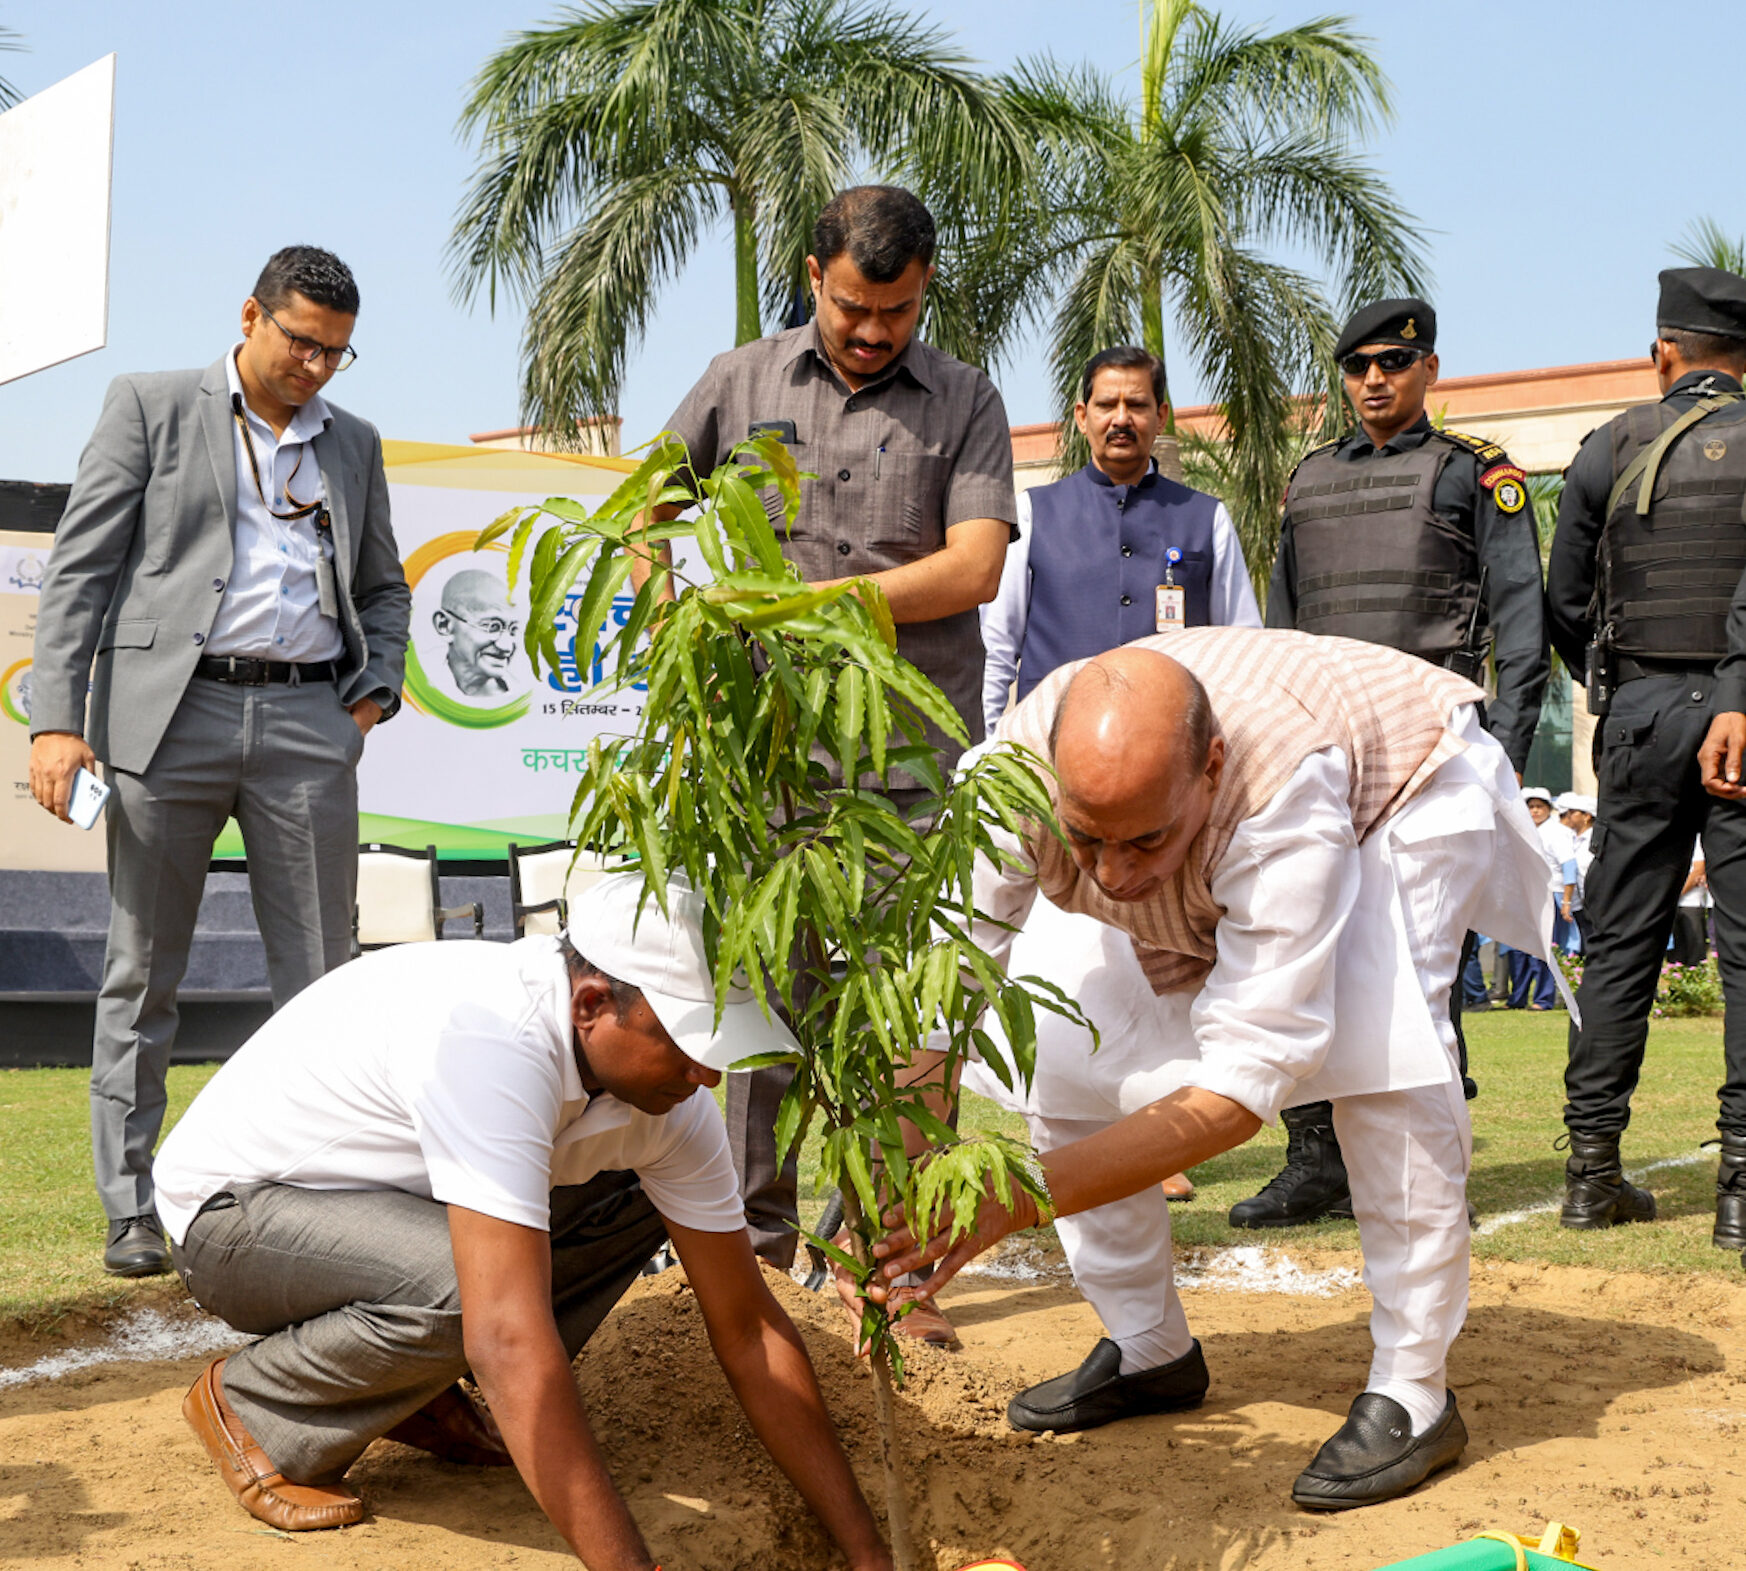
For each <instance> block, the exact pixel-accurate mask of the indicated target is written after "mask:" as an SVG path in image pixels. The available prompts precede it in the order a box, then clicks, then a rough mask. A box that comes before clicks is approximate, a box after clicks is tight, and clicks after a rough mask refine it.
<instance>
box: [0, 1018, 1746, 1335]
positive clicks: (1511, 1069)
mask: <svg viewBox="0 0 1746 1571" xmlns="http://www.w3.org/2000/svg"><path fill="white" fill-rule="evenodd" d="M1565 1029H1566V1026H1565V1017H1564V1016H1563V1014H1561V1013H1560V1014H1549V1015H1524V1014H1514V1013H1509V1012H1501V1011H1494V1012H1492V1013H1490V1014H1482V1015H1477V1016H1474V1017H1472V1018H1471V1019H1470V1021H1469V1026H1468V1040H1469V1043H1470V1046H1471V1049H1472V1056H1473V1073H1474V1077H1475V1078H1476V1079H1477V1080H1478V1081H1479V1084H1480V1098H1479V1100H1478V1101H1477V1102H1475V1103H1474V1104H1473V1107H1472V1112H1473V1127H1474V1169H1473V1182H1472V1188H1471V1194H1472V1197H1473V1200H1474V1203H1475V1205H1477V1206H1478V1208H1479V1212H1480V1220H1481V1224H1482V1226H1483V1224H1484V1223H1485V1221H1486V1220H1487V1219H1488V1218H1494V1217H1497V1216H1500V1215H1503V1214H1505V1213H1509V1212H1513V1211H1518V1210H1522V1209H1524V1208H1526V1207H1529V1206H1532V1205H1535V1204H1538V1203H1541V1202H1544V1201H1547V1200H1551V1199H1554V1198H1556V1197H1557V1196H1558V1194H1559V1193H1560V1191H1561V1186H1562V1176H1561V1175H1562V1172H1563V1164H1564V1158H1563V1156H1562V1154H1561V1153H1559V1152H1557V1151H1554V1150H1553V1148H1552V1142H1553V1140H1554V1139H1555V1138H1556V1137H1557V1136H1558V1134H1559V1133H1560V1131H1561V1127H1562V1126H1561V1124H1560V1121H1559V1112H1560V1109H1561V1107H1562V1106H1563V1100H1564V1091H1563V1080H1562V1072H1563V1065H1564V1042H1565ZM213 1067H214V1066H211V1065H197V1066H189V1067H178V1068H174V1069H172V1070H171V1071H170V1119H171V1120H172V1121H173V1120H174V1119H175V1118H177V1117H179V1116H180V1114H181V1112H182V1110H183V1109H184V1108H186V1107H187V1105H188V1103H189V1102H190V1101H191V1100H192V1099H193V1097H194V1095H195V1093H196V1092H198V1091H199V1089H200V1088H201V1086H203V1085H204V1084H205V1083H206V1081H207V1080H208V1079H209V1078H210V1077H211V1075H212V1073H213ZM1721 1073H1722V1049H1721V1022H1720V1021H1719V1020H1668V1021H1657V1022H1656V1023H1655V1026H1654V1028H1653V1030H1652V1032H1651V1034H1650V1040H1649V1056H1648V1060H1647V1064H1646V1068H1645V1073H1644V1078H1643V1084H1642V1085H1641V1086H1640V1087H1639V1089H1638V1092H1637V1097H1636V1103H1635V1109H1636V1112H1635V1119H1634V1122H1633V1123H1632V1126H1631V1129H1630V1132H1629V1133H1628V1135H1627V1137H1626V1142H1625V1162H1626V1166H1627V1168H1641V1167H1645V1166H1647V1165H1648V1164H1650V1163H1652V1162H1660V1161H1668V1160H1672V1159H1677V1158H1681V1157H1688V1156H1690V1155H1691V1154H1693V1153H1694V1152H1695V1151H1696V1150H1697V1147H1698V1144H1699V1142H1700V1141H1703V1140H1706V1139H1709V1138H1710V1137H1711V1136H1713V1135H1714V1133H1715V1114H1716V1097H1715V1090H1716V1085H1717V1082H1718V1081H1719V1080H1720V1078H1721ZM86 1082H87V1075H86V1074H85V1072H84V1071H83V1070H74V1069H27V1070H10V1071H5V1072H0V1217H4V1219H5V1220H4V1225H3V1226H0V1320H18V1321H23V1322H24V1323H26V1324H30V1325H35V1326H44V1325H49V1324H52V1323H53V1322H54V1321H55V1320H57V1319H59V1318H60V1317H61V1316H63V1315H64V1314H66V1313H68V1312H69V1311H77V1310H90V1309H101V1308H104V1307H106V1306H110V1305H114V1304H117V1303H122V1302H125V1301H127V1300H128V1299H129V1298H131V1297H134V1296H136V1295H139V1294H141V1293H142V1292H143V1293H147V1294H162V1293H163V1292H165V1291H166V1285H165V1283H164V1279H161V1278H160V1279H158V1280H157V1282H156V1283H143V1284H142V1283H127V1282H118V1281H115V1280H113V1279H111V1278H109V1277H106V1276H104V1275H103V1272H102V1270H101V1268H100V1267H99V1265H98V1255H99V1253H100V1251H101V1249H102V1244H103V1218H102V1213H101V1211H100V1209H99V1207H98V1205H97V1199H96V1196H95V1194H94V1193H93V1191H92V1188H91V1181H90V1154H89V1146H88V1132H87V1131H88V1125H87V1102H86ZM964 1125H965V1127H966V1129H975V1128H979V1127H990V1126H993V1127H1000V1128H1005V1129H1009V1130H1017V1129H1018V1127H1019V1120H1018V1119H1016V1118H1013V1117H1010V1116H1009V1115H1007V1114H1004V1113H1002V1112H1001V1111H1000V1110H999V1109H998V1108H996V1107H994V1106H992V1105H991V1104H989V1103H986V1102H982V1101H980V1099H977V1098H971V1099H970V1103H969V1105H968V1106H967V1107H966V1109H965V1115H964ZM1284 1145H1285V1139H1284V1135H1283V1134H1282V1133H1281V1132H1280V1131H1278V1130H1263V1131H1262V1132H1261V1134H1260V1135H1259V1136H1258V1137H1257V1138H1256V1139H1255V1140H1253V1141H1251V1142H1250V1143H1249V1144H1248V1145H1247V1146H1244V1147H1242V1148H1241V1149H1240V1150H1237V1151H1232V1152H1230V1153H1228V1154H1227V1155H1225V1156H1222V1157H1219V1158H1218V1159H1216V1160H1215V1161H1212V1162H1208V1163H1206V1164H1204V1165H1203V1166H1202V1167H1200V1168H1198V1169H1197V1170H1196V1171H1195V1173H1194V1179H1195V1183H1196V1184H1197V1186H1198V1188H1199V1194H1198V1196H1197V1197H1196V1199H1195V1200H1194V1201H1193V1202H1192V1203H1191V1204H1189V1205H1185V1206H1177V1207H1175V1208H1173V1215H1174V1218H1175V1224H1176V1237H1177V1239H1178V1241H1179V1242H1181V1243H1183V1244H1187V1245H1200V1246H1215V1245H1224V1244H1232V1243H1268V1244H1283V1245H1292V1244H1297V1245H1306V1244H1314V1245H1316V1246H1321V1247H1330V1248H1356V1247H1357V1243H1358V1230H1357V1227H1356V1226H1355V1225H1354V1224H1353V1223H1350V1222H1323V1223H1320V1224H1317V1225H1316V1226H1313V1227H1304V1228H1290V1229H1284V1230H1276V1231H1271V1232H1268V1233H1239V1232H1236V1231H1234V1230H1232V1229H1231V1228H1230V1227H1228V1226H1226V1224H1225V1213H1226V1211H1227V1210H1228V1209H1229V1208H1230V1207H1231V1205H1232V1204H1233V1203H1234V1202H1236V1201H1238V1200H1240V1199H1242V1198H1243V1197H1244V1196H1246V1195H1249V1194H1253V1193H1254V1192H1255V1190H1256V1189H1258V1188H1259V1187H1260V1186H1261V1185H1262V1184H1263V1183H1265V1182H1266V1181H1267V1179H1268V1178H1269V1177H1271V1176H1272V1174H1273V1173H1274V1171H1275V1170H1276V1169H1277V1166H1278V1163H1279V1160H1280V1155H1281V1152H1282V1151H1283V1149H1284ZM816 1170H817V1150H816V1145H814V1144H813V1143H810V1142H809V1144H808V1147H807V1149H806V1150H805V1151H804V1152H803V1154H802V1186H803V1194H804V1193H805V1191H808V1190H810V1187H811V1183H812V1178H813V1175H814V1174H815V1173H816ZM1714 1176H1715V1167H1714V1162H1713V1160H1711V1159H1709V1158H1707V1157H1706V1159H1705V1160H1703V1161H1701V1162H1699V1163H1696V1164H1695V1165H1690V1166H1675V1167H1666V1168H1662V1169H1659V1170H1657V1171H1655V1172H1652V1173H1650V1174H1649V1175H1648V1176H1647V1178H1646V1179H1645V1180H1644V1181H1645V1182H1646V1184H1647V1185H1648V1187H1649V1188H1651V1189H1653V1190H1654V1191H1655V1195H1656V1199H1657V1201H1658V1203H1659V1205H1660V1208H1661V1216H1662V1220H1661V1221H1660V1222H1658V1223H1656V1224H1655V1225H1654V1226H1650V1227H1628V1228H1616V1229H1613V1230H1611V1231H1609V1232H1604V1233H1575V1232H1566V1231H1565V1230H1564V1229H1562V1228H1560V1227H1559V1226H1558V1219H1557V1215H1556V1213H1555V1212H1553V1213H1550V1214H1543V1215H1538V1216H1534V1217H1531V1218H1529V1219H1528V1220H1526V1221H1523V1222H1520V1223H1517V1224H1514V1225H1511V1226H1506V1227H1502V1228H1499V1229H1498V1230H1496V1231H1495V1232H1492V1233H1490V1234H1488V1235H1486V1236H1482V1237H1478V1238H1476V1239H1475V1240H1474V1253H1475V1254H1476V1255H1478V1256H1480V1257H1481V1258H1488V1259H1499V1260H1544V1261H1550V1262H1553V1263H1556V1264H1560V1265H1590V1266H1598V1267H1601V1268H1603V1269H1615V1270H1631V1271H1704V1272H1714V1273H1717V1274H1720V1275H1723V1276H1729V1277H1734V1276H1738V1275H1739V1273H1740V1270H1741V1267H1740V1262H1739V1260H1738V1259H1737V1258H1736V1257H1735V1256H1734V1255H1731V1254H1726V1253H1723V1252H1722V1251H1720V1250H1717V1249H1714V1248H1712V1247H1711V1245H1710V1242H1709V1230H1710V1220H1711V1216H1712V1207H1713V1195H1714ZM819 1209H820V1202H819V1201H817V1200H815V1199H811V1197H810V1195H807V1196H806V1198H805V1199H804V1201H803V1206H802V1210H803V1214H804V1216H805V1218H806V1220H808V1221H811V1220H813V1219H814V1218H815V1217H816V1216H817V1213H818V1210H819ZM170 1285H171V1288H172V1289H173V1281H172V1283H171V1284H170Z"/></svg>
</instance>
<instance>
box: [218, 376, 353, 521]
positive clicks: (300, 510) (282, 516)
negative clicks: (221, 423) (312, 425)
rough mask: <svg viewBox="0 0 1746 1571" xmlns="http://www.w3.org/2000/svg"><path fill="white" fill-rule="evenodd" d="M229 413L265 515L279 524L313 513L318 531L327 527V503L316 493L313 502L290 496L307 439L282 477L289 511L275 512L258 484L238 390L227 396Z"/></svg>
mask: <svg viewBox="0 0 1746 1571" xmlns="http://www.w3.org/2000/svg"><path fill="white" fill-rule="evenodd" d="M230 413H231V418H232V419H234V420H235V421H236V428H237V430H238V431H240V432H242V439H243V451H244V452H245V453H247V454H248V455H249V473H250V474H251V475H252V476H253V477H254V481H255V495H256V496H258V497H259V498H260V499H261V506H262V507H264V508H266V510H267V515H268V517H270V518H277V519H278V520H279V521H280V522H281V523H287V524H289V523H295V522H296V521H297V520H298V519H299V518H308V517H309V516H310V515H311V514H314V515H315V517H314V524H315V528H316V531H317V532H318V533H320V532H322V531H324V530H326V529H328V528H330V527H331V526H330V524H329V522H328V515H327V503H326V502H325V501H323V500H322V498H320V497H319V496H318V497H316V498H315V500H314V501H312V502H299V501H298V500H297V498H296V497H294V496H291V482H292V481H293V480H295V479H296V478H297V471H298V470H299V469H301V468H302V467H303V455H304V453H305V452H307V451H308V450H309V444H308V443H307V442H303V443H299V444H298V453H297V462H296V463H295V464H293V465H292V466H291V473H290V474H289V475H287V476H286V477H285V494H286V496H290V497H291V504H292V505H291V511H290V512H288V513H280V512H275V511H274V509H273V508H272V507H270V506H268V503H267V493H266V491H265V490H264V489H263V488H262V486H261V466H260V462H259V461H258V460H257V459H256V457H255V436H254V432H252V431H251V430H249V423H248V420H247V418H246V417H245V416H244V415H243V399H242V394H241V393H232V394H231V395H230Z"/></svg>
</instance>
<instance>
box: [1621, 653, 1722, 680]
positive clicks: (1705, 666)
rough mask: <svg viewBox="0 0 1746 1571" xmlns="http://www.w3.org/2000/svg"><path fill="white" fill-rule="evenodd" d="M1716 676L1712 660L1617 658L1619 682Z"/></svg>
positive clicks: (1623, 656)
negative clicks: (1666, 677)
mask: <svg viewBox="0 0 1746 1571" xmlns="http://www.w3.org/2000/svg"><path fill="white" fill-rule="evenodd" d="M1715 674H1716V662H1715V661H1714V660H1633V659H1632V658H1631V657H1630V656H1629V655H1620V656H1619V680H1620V681H1621V682H1637V681H1641V680H1642V679H1643V678H1644V677H1646V676H1701V677H1710V676H1714V675H1715Z"/></svg>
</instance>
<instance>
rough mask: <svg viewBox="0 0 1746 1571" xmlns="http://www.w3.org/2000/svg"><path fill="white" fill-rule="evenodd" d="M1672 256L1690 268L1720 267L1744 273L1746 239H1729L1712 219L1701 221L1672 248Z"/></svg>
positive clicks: (1731, 236)
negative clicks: (1687, 264)
mask: <svg viewBox="0 0 1746 1571" xmlns="http://www.w3.org/2000/svg"><path fill="white" fill-rule="evenodd" d="M1672 251H1673V254H1674V255H1675V256H1677V257H1678V258H1679V259H1680V260H1681V261H1683V262H1690V263H1691V265H1692V266H1693V267H1721V268H1726V269H1727V271H1728V272H1730V273H1746V235H1730V234H1728V233H1726V232H1725V231H1724V230H1723V228H1722V226H1721V225H1720V224H1718V223H1717V222H1716V221H1715V219H1713V218H1700V219H1698V220H1697V221H1696V222H1695V223H1694V224H1693V225H1692V226H1691V228H1689V229H1688V230H1686V232H1685V239H1684V240H1682V241H1680V243H1679V244H1678V245H1675V246H1673V247H1672Z"/></svg>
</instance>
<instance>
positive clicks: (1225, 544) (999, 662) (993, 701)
mask: <svg viewBox="0 0 1746 1571" xmlns="http://www.w3.org/2000/svg"><path fill="white" fill-rule="evenodd" d="M1152 467H1153V468H1154V469H1155V468H1157V465H1156V464H1154V465H1153V466H1152ZM1210 599H1211V602H1212V606H1211V611H1212V625H1213V626H1214V627H1259V626H1260V625H1261V608H1260V607H1259V606H1258V605H1257V604H1256V603H1255V588H1254V586H1253V585H1252V584H1251V583H1250V582H1249V569H1248V567H1247V566H1246V565H1245V564H1244V562H1243V547H1242V544H1241V543H1240V542H1239V541H1238V539H1237V531H1236V528H1235V526H1234V525H1233V524H1232V523H1231V515H1230V513H1229V512H1228V511H1227V510H1226V508H1225V504H1224V503H1223V502H1220V503H1219V505H1218V507H1217V508H1216V509H1215V510H1214V512H1213V566H1212V585H1211V589H1210ZM1030 613H1031V498H1030V493H1029V492H1027V491H1021V492H1019V497H1018V539H1016V540H1015V541H1013V542H1012V544H1011V545H1009V546H1008V547H1007V548H1006V565H1005V566H1004V567H1003V568H1002V569H1001V572H1000V588H999V589H997V590H996V591H995V594H994V598H993V599H992V600H990V601H989V602H988V604H987V605H985V606H983V607H982V608H981V612H980V615H981V618H982V647H983V649H984V650H986V651H987V661H986V664H985V666H984V668H983V669H984V673H985V674H984V676H983V679H982V712H983V716H984V719H985V720H986V722H987V726H988V731H989V734H990V735H993V733H994V728H995V726H996V724H998V723H999V720H1000V717H1001V716H1002V715H1004V714H1005V713H1006V700H1007V694H1008V692H1009V691H1010V690H1011V688H1012V684H1013V683H1014V682H1015V681H1016V680H1017V679H1018V663H1019V651H1020V650H1021V649H1023V648H1024V646H1025V628H1026V625H1027V624H1028V622H1029V620H1030Z"/></svg>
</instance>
